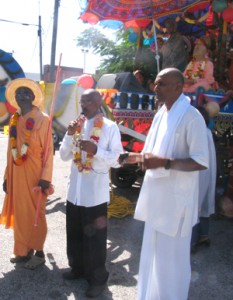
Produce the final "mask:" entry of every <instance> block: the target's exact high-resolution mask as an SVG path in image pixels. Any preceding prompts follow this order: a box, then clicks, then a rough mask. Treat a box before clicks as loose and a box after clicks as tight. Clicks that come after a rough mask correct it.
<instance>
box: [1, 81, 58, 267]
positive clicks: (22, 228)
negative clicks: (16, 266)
mask: <svg viewBox="0 0 233 300" xmlns="http://www.w3.org/2000/svg"><path fill="white" fill-rule="evenodd" d="M6 98H7V100H8V101H9V103H10V104H11V105H12V106H14V107H15V108H16V109H17V111H16V112H15V113H14V114H13V116H12V118H11V120H10V125H9V140H8V150H7V166H6V170H5V175H4V183H3V190H4V192H5V193H6V195H5V199H4V203H3V209H2V213H1V215H0V224H4V225H5V227H6V228H13V230H14V256H12V257H11V259H10V261H11V262H12V263H20V262H25V267H26V268H29V269H35V268H36V267H38V266H39V265H41V264H44V263H45V255H44V252H43V247H44V242H45V238H46V234H47V224H46V217H45V205H46V199H47V195H48V193H50V192H51V184H50V182H51V179H52V167H53V140H52V135H48V133H49V131H48V128H49V117H48V116H47V115H46V114H44V113H43V112H41V111H40V109H39V107H38V106H39V105H41V104H42V100H43V93H42V91H41V89H40V87H39V85H38V84H37V83H36V82H34V81H32V80H30V79H25V78H20V79H15V80H13V81H12V82H11V83H10V84H9V86H8V87H7V89H6ZM45 156H46V157H45ZM39 193H41V195H42V196H41V205H40V206H38V205H37V204H38V199H39ZM37 209H39V210H38V224H37V226H35V220H36V212H37ZM34 252H35V253H34Z"/></svg>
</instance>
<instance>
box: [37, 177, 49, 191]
mask: <svg viewBox="0 0 233 300" xmlns="http://www.w3.org/2000/svg"><path fill="white" fill-rule="evenodd" d="M49 185H50V182H49V181H47V180H44V179H40V180H39V183H38V186H40V187H41V191H42V193H44V192H45V190H47V189H48V188H49Z"/></svg>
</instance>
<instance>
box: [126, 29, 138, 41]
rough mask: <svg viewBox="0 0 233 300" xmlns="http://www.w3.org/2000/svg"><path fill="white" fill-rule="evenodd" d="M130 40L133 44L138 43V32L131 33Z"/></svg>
mask: <svg viewBox="0 0 233 300" xmlns="http://www.w3.org/2000/svg"><path fill="white" fill-rule="evenodd" d="M128 40H129V42H130V43H132V44H134V43H136V42H137V40H138V34H137V33H136V32H130V34H129V37H128Z"/></svg>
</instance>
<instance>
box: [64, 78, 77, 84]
mask: <svg viewBox="0 0 233 300" xmlns="http://www.w3.org/2000/svg"><path fill="white" fill-rule="evenodd" d="M76 83H77V81H76V80H75V79H73V78H67V79H64V80H62V82H61V84H76Z"/></svg>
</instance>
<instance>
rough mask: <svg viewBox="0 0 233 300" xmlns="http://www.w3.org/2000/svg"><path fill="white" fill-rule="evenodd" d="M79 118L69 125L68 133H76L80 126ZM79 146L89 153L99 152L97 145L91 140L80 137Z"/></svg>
mask: <svg viewBox="0 0 233 300" xmlns="http://www.w3.org/2000/svg"><path fill="white" fill-rule="evenodd" d="M79 126H80V125H79V120H78V119H77V120H75V121H72V122H70V124H69V126H68V130H67V132H68V135H74V134H75V132H76V130H77V128H78V127H79ZM79 147H80V149H81V150H82V151H86V152H87V153H92V154H94V155H95V154H96V152H97V146H96V144H95V143H93V142H91V141H89V140H82V139H80V141H79Z"/></svg>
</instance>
